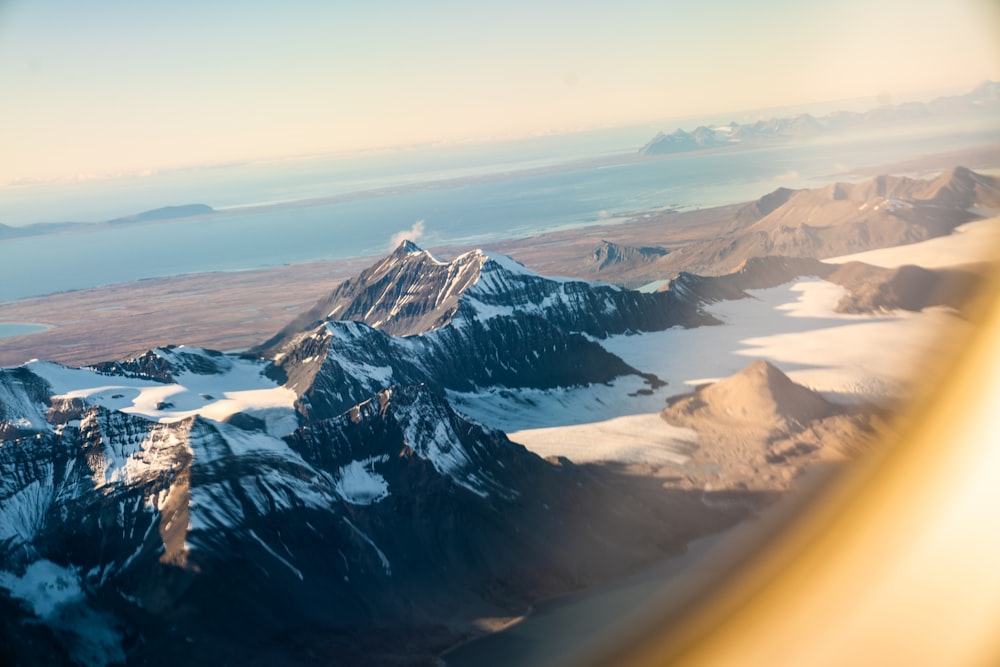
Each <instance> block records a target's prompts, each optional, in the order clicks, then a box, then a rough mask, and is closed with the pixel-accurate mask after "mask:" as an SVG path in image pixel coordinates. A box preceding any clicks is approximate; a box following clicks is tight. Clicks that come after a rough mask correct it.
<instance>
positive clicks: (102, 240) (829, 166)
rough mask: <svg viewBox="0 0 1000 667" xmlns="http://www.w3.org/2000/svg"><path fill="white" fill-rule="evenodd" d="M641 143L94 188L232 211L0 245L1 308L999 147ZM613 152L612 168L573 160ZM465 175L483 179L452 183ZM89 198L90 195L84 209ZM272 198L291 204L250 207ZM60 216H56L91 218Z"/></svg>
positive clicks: (382, 160) (725, 200)
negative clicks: (659, 146) (394, 240)
mask: <svg viewBox="0 0 1000 667" xmlns="http://www.w3.org/2000/svg"><path fill="white" fill-rule="evenodd" d="M633 133H635V131H634V130H633ZM633 138H634V137H632V136H626V135H621V136H611V135H608V134H607V133H605V134H603V135H600V136H599V137H598V139H594V138H593V137H589V138H588V136H587V135H581V136H574V137H561V138H559V141H554V140H549V141H547V142H546V141H539V142H535V143H532V142H530V141H522V142H515V143H511V144H498V145H492V146H487V147H460V148H454V147H452V148H447V149H441V150H437V151H436V150H433V149H428V150H424V151H415V152H410V153H404V154H399V155H377V156H362V157H358V158H356V159H354V160H343V159H341V160H337V161H334V162H329V161H327V162H324V161H322V160H312V161H310V160H306V161H286V162H274V163H267V164H263V165H256V166H252V165H251V166H247V165H239V166H235V167H232V168H229V169H226V168H223V167H219V168H217V169H215V170H200V171H193V172H177V173H173V174H168V175H167V177H165V180H164V179H159V180H157V179H150V180H148V182H146V181H143V182H142V183H139V184H138V185H137V184H136V183H133V184H132V186H131V188H130V187H127V184H124V183H122V182H111V183H103V184H102V183H98V184H95V185H94V186H93V187H92V188H91V189H89V190H87V192H88V193H90V195H91V196H92V195H93V193H97V194H98V195H99V199H100V201H101V202H102V203H103V204H102V205H105V206H107V205H108V202H112V203H113V204H114V206H118V207H119V208H118V209H117V210H118V211H119V212H118V213H117V215H127V214H129V213H135V212H138V211H141V210H145V209H149V208H155V207H157V206H163V205H176V204H184V203H195V202H200V203H206V204H208V205H210V206H213V207H216V208H217V209H218V208H223V207H229V208H224V209H223V210H220V211H219V212H218V213H217V214H215V215H210V216H204V217H201V218H193V219H188V220H179V221H168V222H162V223H155V224H143V225H132V226H118V227H102V228H98V229H92V230H85V231H77V232H67V233H59V234H50V235H44V236H36V237H28V238H20V239H8V240H4V241H0V257H2V261H0V301H9V300H14V299H19V298H24V297H29V296H35V295H42V294H48V293H53V292H59V291H66V290H73V289H81V288H86V287H93V286H97V285H103V284H113V283H120V282H126V281H131V280H137V279H142V278H152V277H158V276H166V275H175V274H183V273H198V272H207V271H237V270H247V269H256V268H263V267H269V266H277V265H282V264H288V263H297V262H306V261H311V260H317V259H334V258H343V257H350V256H357V255H369V254H379V253H382V252H385V251H387V250H388V249H389V248H390V239H391V237H392V236H393V234H395V233H397V232H399V231H401V230H405V229H409V228H411V227H412V226H413V225H414V224H415V223H417V222H418V221H423V229H424V235H423V237H422V238H420V239H419V240H418V243H419V244H421V245H423V246H427V247H432V246H438V245H450V244H488V243H489V242H490V241H495V240H499V239H506V238H515V237H521V236H527V235H530V234H534V233H538V232H540V231H550V230H555V229H567V228H574V227H582V226H586V225H591V224H597V223H607V222H609V221H614V220H620V219H623V218H624V217H626V216H627V215H628V214H630V213H635V212H640V211H644V210H650V209H656V208H662V207H667V206H670V207H678V208H684V209H692V208H706V207H710V206H717V205H722V204H729V203H737V202H742V201H749V200H752V199H755V198H757V197H760V196H762V195H764V194H766V193H768V192H770V191H772V190H774V189H775V188H776V187H779V186H788V187H815V186H817V185H819V184H820V183H822V182H827V181H829V180H833V174H836V173H842V172H844V171H847V170H851V169H858V168H862V167H870V166H875V165H880V164H886V163H891V162H896V161H900V160H905V159H909V158H912V157H916V156H920V155H924V154H929V153H935V152H943V151H950V150H957V149H961V148H969V147H975V146H981V145H984V144H986V143H990V142H995V141H997V140H998V138H1000V137H998V134H997V130H996V124H995V122H994V121H992V119H988V120H984V121H983V122H980V123H971V124H970V123H964V124H955V125H949V124H944V123H937V124H934V125H929V126H916V125H914V126H910V127H907V128H902V129H897V130H895V131H893V132H885V131H879V132H869V133H859V134H854V135H850V136H839V137H823V138H820V139H814V140H810V141H801V142H795V143H784V144H780V145H774V146H768V147H759V148H736V149H729V150H723V151H716V152H700V153H688V154H678V155H674V156H670V157H666V158H661V159H647V160H632V161H619V163H617V164H615V163H614V158H613V157H612V158H608V156H613V155H614V154H616V153H617V154H618V155H625V153H624V152H623V151H622V150H614V147H615V146H616V145H619V144H620V143H621V142H623V141H626V140H628V141H632V140H633ZM588 141H589V142H590V143H589V144H588V143H587V142H588ZM573 142H576V143H575V144H574V143H573ZM616 142H618V143H616ZM639 145H641V143H640V144H639ZM626 148H628V149H629V151H630V152H634V150H635V147H634V145H632V146H626ZM602 156H603V158H604V162H603V163H601V162H599V161H591V162H589V163H586V164H585V165H584V166H580V164H576V166H573V165H574V163H572V162H569V161H570V160H572V159H573V158H580V157H602ZM609 162H610V163H609ZM560 164H562V165H563V166H562V167H559V166H558V165H560ZM540 168H547V169H540ZM525 170H527V171H525ZM463 177H475V178H476V179H477V180H474V181H472V182H467V181H454V180H452V181H442V180H441V179H458V178H463ZM421 183H424V185H421ZM59 187H60V186H48V187H47V188H42V189H39V190H33V192H34V193H35V194H34V196H35V197H36V198H39V200H38V201H36V202H35V204H34V205H37V206H39V207H41V206H42V205H43V203H45V202H49V203H50V204H51V202H52V201H53V197H54V198H55V201H56V202H57V203H58V202H63V201H69V202H72V201H73V197H72V196H71V195H72V194H73V193H74V192H79V190H76V189H74V190H73V191H72V192H70V191H69V190H68V189H67V191H66V192H65V193H64V194H65V197H63V198H62V199H60V198H59V196H58V195H59V192H58V188H59ZM62 187H64V188H69V186H62ZM80 187H82V186H73V188H80ZM8 194H9V193H8ZM168 195H169V196H168ZM25 197H26V195H25V194H24V192H21V193H17V197H15V198H14V201H13V204H12V203H11V201H6V200H5V201H4V202H0V213H5V214H6V215H7V216H15V217H16V215H21V216H22V217H23V216H25V215H27V213H25V212H26V211H29V210H31V207H32V206H33V204H32V201H31V199H30V197H28V198H27V199H26V198H25ZM7 199H10V197H7ZM86 201H90V200H83V199H81V200H80V202H81V203H80V207H81V208H84V207H85V205H86ZM274 201H283V202H287V203H285V204H283V205H281V206H269V207H268V206H264V207H261V206H254V204H260V203H262V202H274ZM51 210H55V209H51ZM108 210H109V211H110V210H111V209H108ZM11 211H13V213H12V212H11ZM63 213H65V215H63V216H62V217H61V218H49V219H70V220H72V219H76V220H80V219H87V217H86V216H85V215H82V214H81V215H80V216H74V215H72V212H71V211H64V212H63ZM111 215H112V214H111V213H109V214H108V216H107V217H111ZM90 219H94V218H90ZM97 219H104V218H97Z"/></svg>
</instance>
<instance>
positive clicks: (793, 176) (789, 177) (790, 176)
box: [774, 169, 802, 183]
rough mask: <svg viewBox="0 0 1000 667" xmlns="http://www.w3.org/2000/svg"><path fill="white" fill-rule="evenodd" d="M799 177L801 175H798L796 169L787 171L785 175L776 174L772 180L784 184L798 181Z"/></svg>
mask: <svg viewBox="0 0 1000 667" xmlns="http://www.w3.org/2000/svg"><path fill="white" fill-rule="evenodd" d="M801 177H802V174H800V173H799V170H798V169H789V170H788V171H786V172H785V173H783V174H778V175H777V176H775V177H774V180H776V181H778V182H779V183H784V182H785V181H795V180H798V179H799V178H801Z"/></svg>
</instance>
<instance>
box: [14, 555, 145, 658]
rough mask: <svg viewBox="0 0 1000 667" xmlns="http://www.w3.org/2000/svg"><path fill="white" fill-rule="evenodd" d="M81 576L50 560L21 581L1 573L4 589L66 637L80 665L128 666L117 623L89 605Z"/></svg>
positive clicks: (32, 567) (29, 570) (28, 571)
mask: <svg viewBox="0 0 1000 667" xmlns="http://www.w3.org/2000/svg"><path fill="white" fill-rule="evenodd" d="M80 583H81V581H80V574H79V571H78V570H77V569H76V568H72V567H63V566H61V565H57V564H56V563H53V562H52V561H50V560H45V559H42V560H38V561H35V562H34V563H32V564H31V565H29V566H28V568H27V569H26V570H25V572H24V574H23V575H22V576H20V577H18V576H17V575H15V574H13V573H11V572H2V571H0V586H3V587H4V588H7V589H8V590H10V592H11V595H12V596H13V597H15V598H18V599H20V600H24V601H25V602H27V603H28V605H29V606H30V607H31V609H32V611H33V612H34V613H35V615H36V616H38V617H40V618H41V619H42V620H43V621H44V622H45V623H46V624H47V625H49V626H50V627H53V628H57V629H59V630H62V631H63V632H64V633H65V636H64V637H63V641H64V643H65V646H66V648H67V650H68V651H69V653H70V657H71V658H72V659H73V661H74V662H75V663H76V664H82V665H87V666H88V667H98V666H101V665H107V664H111V663H115V664H118V663H124V662H125V653H124V651H123V650H122V637H121V635H120V634H119V633H118V632H117V631H116V630H115V629H114V620H113V619H111V618H110V617H107V616H105V615H103V614H100V613H98V612H96V611H94V610H93V609H91V608H90V607H88V606H87V604H86V599H85V597H84V594H83V588H82V587H81V585H80Z"/></svg>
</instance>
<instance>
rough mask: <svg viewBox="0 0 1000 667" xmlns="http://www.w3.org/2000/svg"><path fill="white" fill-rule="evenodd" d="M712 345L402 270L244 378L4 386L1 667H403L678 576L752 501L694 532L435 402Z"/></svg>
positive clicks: (628, 303) (617, 301)
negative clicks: (643, 334)
mask: <svg viewBox="0 0 1000 667" xmlns="http://www.w3.org/2000/svg"><path fill="white" fill-rule="evenodd" d="M432 267H433V268H432ZM317 314H318V315H319V319H318V320H316V321H310V320H312V318H314V317H316V316H317ZM348 317H350V318H353V317H358V318H359V319H357V320H355V319H341V318H348ZM365 319H367V320H368V321H369V322H370V323H366V322H365ZM711 321H712V320H711V318H709V317H708V316H706V315H704V314H703V313H701V311H700V310H699V308H698V307H697V306H696V305H693V304H691V303H689V302H686V301H683V300H679V299H678V298H677V296H676V295H673V294H666V293H664V294H639V293H636V292H631V291H627V290H623V289H621V288H616V287H611V286H606V285H600V284H595V283H587V282H584V281H577V280H561V279H549V278H544V277H542V276H539V275H537V274H534V273H532V272H530V271H528V270H527V269H525V268H524V267H523V266H521V265H519V264H517V263H516V262H514V261H513V260H510V259H509V258H505V257H498V256H492V255H487V254H485V253H470V254H468V255H465V256H462V257H460V258H458V259H456V260H455V261H453V262H450V263H444V262H439V261H438V260H436V259H435V258H433V257H432V256H431V255H429V253H426V252H425V251H423V250H421V249H419V248H417V247H416V246H414V245H412V244H410V243H404V244H403V245H401V246H400V247H399V248H398V249H397V250H396V251H395V252H394V253H392V254H391V255H390V256H389V257H387V258H386V259H385V260H382V261H381V262H379V263H377V264H376V265H374V266H373V267H371V268H370V269H368V270H366V271H365V272H363V273H362V274H361V275H359V276H358V277H357V278H356V279H355V280H353V281H350V282H349V283H345V284H344V285H341V286H340V287H338V288H337V289H336V290H335V291H334V293H333V294H331V295H330V296H329V297H328V298H325V299H323V300H321V302H320V303H319V304H317V306H316V307H315V308H313V309H311V310H310V311H309V312H308V313H307V315H306V316H304V317H302V318H298V319H296V320H295V322H293V323H292V324H291V325H289V327H287V328H286V330H285V331H283V332H281V333H280V334H279V335H278V336H276V337H274V338H273V339H272V340H270V341H268V342H267V343H265V344H264V345H262V346H261V348H260V349H259V350H257V351H256V353H254V354H223V353H220V352H214V351H211V350H203V349H199V348H187V347H183V346H181V347H173V346H168V347H161V348H157V349H153V350H149V351H147V352H145V353H142V354H139V355H136V356H133V357H130V358H127V359H122V360H117V361H109V362H105V363H100V364H94V365H92V366H90V367H85V368H78V369H74V368H67V367H63V366H60V365H58V364H54V363H51V362H45V361H32V362H29V363H27V364H24V365H22V366H18V367H14V368H7V369H3V370H2V371H0V436H2V439H3V444H2V446H0V469H2V471H3V473H2V475H0V554H2V562H3V564H4V565H3V569H2V572H0V603H2V605H3V607H4V609H5V610H6V611H7V612H8V613H6V614H5V616H4V621H3V626H2V628H0V637H2V640H3V642H2V644H3V646H4V647H5V651H6V652H7V655H6V657H9V658H10V659H11V660H13V661H14V662H18V661H24V660H26V659H28V656H34V657H37V656H44V658H45V660H46V661H47V662H48V663H49V664H106V663H118V662H123V661H126V660H127V661H128V662H130V663H131V662H136V663H138V664H167V663H168V662H175V661H176V660H178V659H181V658H182V657H183V658H184V659H187V660H192V659H193V660H195V661H199V662H220V661H233V660H236V661H239V662H242V663H245V664H271V663H273V662H274V661H275V660H279V658H278V657H276V656H278V655H280V656H281V657H280V661H281V662H283V664H312V662H311V661H312V660H313V659H314V658H315V656H316V655H322V656H325V658H324V659H327V660H334V659H335V660H337V661H342V662H346V663H347V664H361V663H364V662H365V661H371V662H373V663H378V664H418V663H420V662H421V661H426V660H429V659H431V657H432V656H433V655H434V654H436V653H437V652H440V651H441V650H443V649H444V648H446V647H447V646H449V645H451V644H452V643H454V642H455V641H457V640H459V639H461V638H462V637H465V636H471V635H473V634H475V632H476V631H475V628H474V625H473V621H474V620H475V619H476V618H479V617H482V616H510V615H516V614H517V613H520V612H521V611H523V609H524V608H525V607H527V606H528V605H529V604H530V603H531V602H532V601H533V600H536V599H538V598H539V597H543V596H547V595H552V594H556V593H560V592H567V591H570V590H573V589H575V588H577V587H579V586H582V585H586V584H589V583H593V582H596V581H604V580H607V579H608V578H610V577H613V576H616V575H619V574H621V573H623V572H626V571H628V570H630V569H632V568H634V567H636V566H637V565H639V564H641V563H643V562H647V561H649V560H650V559H652V558H655V557H657V556H660V555H663V554H665V553H671V552H676V551H678V550H679V549H681V548H682V547H683V544H684V543H686V542H687V541H688V540H690V539H692V538H693V537H695V536H697V535H699V534H703V533H705V532H711V531H713V530H717V529H719V528H721V527H723V526H726V525H731V524H732V523H733V522H735V521H737V520H739V519H740V518H742V517H743V516H745V515H746V513H747V512H749V511H751V509H752V508H753V507H755V506H758V505H760V504H763V503H765V502H767V501H768V500H769V498H768V497H767V494H763V493H741V492H729V491H720V492H719V494H720V497H723V496H725V495H726V494H727V493H729V494H732V493H736V494H737V495H740V496H741V498H742V500H741V502H739V503H734V504H731V505H727V504H725V503H722V504H720V505H719V506H718V507H714V506H713V507H707V506H706V505H705V504H704V503H703V502H702V495H703V494H701V493H698V494H694V493H690V492H687V491H677V492H665V491H664V489H663V488H662V487H661V486H660V485H659V484H654V485H643V484H641V483H639V484H637V483H636V482H635V480H634V479H627V480H626V479H624V478H619V476H618V475H617V474H616V473H614V472H613V471H610V470H605V469H600V468H591V467H580V466H575V465H573V464H572V463H570V462H569V461H566V460H561V461H544V460H542V459H540V458H539V457H538V456H536V455H534V454H532V453H530V452H528V451H527V450H525V449H524V448H523V447H521V446H520V445H516V444H514V443H512V442H510V441H509V440H508V439H507V438H506V436H505V435H504V434H503V433H502V432H500V431H496V430H493V429H491V428H489V427H486V426H483V425H481V424H478V423H476V422H474V421H471V420H470V419H469V418H468V417H465V416H463V415H461V414H459V413H458V412H456V411H455V410H454V409H452V408H451V406H450V405H449V402H448V400H447V397H446V395H447V391H449V390H454V389H464V390H470V389H479V390H483V389H494V390H505V391H509V390H517V389H519V388H560V387H565V388H568V387H574V386H583V385H587V384H592V383H606V382H610V381H613V380H615V379H616V378H619V377H622V376H625V375H634V376H637V377H638V378H641V381H642V382H645V383H647V384H648V385H649V386H654V387H655V386H658V383H659V384H662V383H661V382H660V381H659V380H658V379H657V378H656V377H655V376H649V375H646V374H643V373H641V372H640V371H638V370H637V369H634V368H631V367H629V366H628V365H627V364H625V363H624V362H623V361H622V360H621V359H619V358H618V357H616V356H614V355H612V354H610V353H608V352H606V351H605V350H604V349H603V348H601V347H600V346H599V345H598V344H597V343H596V342H594V341H595V340H597V339H599V337H601V336H606V335H608V334H609V333H612V332H617V333H620V332H626V331H634V330H651V329H663V328H667V327H671V326H676V325H685V324H687V325H690V324H704V323H710V322H711ZM386 329H391V330H393V331H395V332H397V333H396V334H395V335H394V334H392V333H388V332H387V331H386ZM404 334H405V335H404ZM584 507H585V508H588V509H587V511H586V512H585V513H581V508H584ZM651 531H652V532H651ZM651 535H655V537H653V538H651ZM24 628H28V630H27V631H25V630H24ZM386 636H391V637H393V640H392V641H391V642H386V641H385V637H386ZM247 637H254V638H257V639H255V640H253V641H250V642H249V643H248V642H247V639H246V638H247ZM289 642H291V644H292V645H293V646H298V647H300V649H301V650H299V649H292V650H290V649H289V648H288V646H289Z"/></svg>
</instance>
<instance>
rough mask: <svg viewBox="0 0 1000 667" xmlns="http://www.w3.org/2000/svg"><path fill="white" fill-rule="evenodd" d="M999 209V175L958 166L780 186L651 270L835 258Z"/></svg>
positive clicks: (723, 268)
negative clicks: (925, 176)
mask: <svg viewBox="0 0 1000 667" xmlns="http://www.w3.org/2000/svg"><path fill="white" fill-rule="evenodd" d="M998 207H1000V178H998V177H995V176H986V175H983V174H977V173H975V172H973V171H970V170H968V169H966V168H964V167H956V168H954V169H952V170H950V171H947V172H945V173H942V174H941V175H940V176H938V177H937V178H935V179H932V180H917V179H911V178H905V177H899V176H879V177H876V178H874V179H871V180H868V181H864V182H861V183H834V184H832V185H829V186H826V187H823V188H817V189H812V190H789V189H787V188H780V189H778V190H776V191H775V192H773V193H771V194H769V195H766V196H765V197H763V198H761V199H760V200H758V201H757V202H753V203H751V204H748V205H746V206H744V207H743V208H742V209H740V211H739V212H738V213H737V215H736V218H735V219H734V221H733V223H732V225H730V227H729V229H728V231H727V233H726V234H724V235H722V236H719V237H718V238H714V239H709V240H706V241H700V242H696V243H692V244H689V245H687V246H683V247H680V248H676V249H673V250H672V251H671V252H670V254H668V255H666V256H665V257H663V258H662V259H660V260H658V261H657V262H656V263H655V264H654V265H652V266H651V268H655V269H656V270H658V271H660V272H661V273H664V274H667V275H670V274H671V273H677V272H680V271H688V272H692V273H698V274H702V275H721V274H725V273H730V272H732V271H734V270H735V269H736V268H737V267H738V266H739V265H740V264H741V263H742V262H744V261H746V260H747V259H749V258H751V257H765V256H768V255H782V256H787V257H813V258H824V257H836V256H839V255H847V254H852V253H856V252H862V251H865V250H873V249H876V248H887V247H892V246H896V245H902V244H906V243H915V242H917V241H923V240H926V239H929V238H933V237H937V236H942V235H945V234H949V233H951V231H952V230H953V229H955V227H957V226H959V225H961V224H963V223H965V222H969V221H970V220H975V219H978V218H980V217H982V213H981V212H980V211H979V209H991V208H998Z"/></svg>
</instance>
